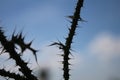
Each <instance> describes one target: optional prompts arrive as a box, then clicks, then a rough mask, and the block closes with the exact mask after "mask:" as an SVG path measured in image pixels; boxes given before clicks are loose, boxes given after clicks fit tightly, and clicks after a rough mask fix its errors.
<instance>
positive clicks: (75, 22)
mask: <svg viewBox="0 0 120 80" xmlns="http://www.w3.org/2000/svg"><path fill="white" fill-rule="evenodd" d="M82 6H83V0H78V2H77V5H76V8H75V12H74V15H73V16H72V18H71V19H72V22H71V23H72V24H71V27H70V29H69V34H68V37H67V38H66V42H65V44H63V43H62V42H55V43H53V44H51V46H52V45H57V46H58V47H59V49H62V50H63V52H64V54H62V55H61V56H63V62H62V64H63V71H64V73H63V77H64V80H69V77H70V74H69V70H70V69H69V65H70V63H69V60H70V58H69V55H70V54H71V51H70V50H71V44H72V41H73V37H74V35H75V31H76V29H77V27H78V26H77V25H78V21H79V20H80V21H82V18H81V16H80V11H81V7H82Z"/></svg>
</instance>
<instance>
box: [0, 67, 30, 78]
mask: <svg viewBox="0 0 120 80" xmlns="http://www.w3.org/2000/svg"><path fill="white" fill-rule="evenodd" d="M0 75H1V76H4V77H9V78H13V79H15V80H29V79H27V78H25V77H24V76H21V75H19V74H15V73H11V72H9V71H6V70H4V69H0Z"/></svg>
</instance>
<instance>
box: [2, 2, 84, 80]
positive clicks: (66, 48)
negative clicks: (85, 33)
mask: <svg viewBox="0 0 120 80" xmlns="http://www.w3.org/2000/svg"><path fill="white" fill-rule="evenodd" d="M81 7H83V0H78V2H77V4H76V8H75V12H74V14H73V16H72V18H70V19H71V20H72V21H71V26H70V28H69V33H68V36H67V37H66V40H65V43H62V42H60V41H59V42H54V43H53V44H51V45H50V46H53V45H57V46H58V47H59V49H61V50H62V51H63V54H61V56H62V57H63V61H62V64H63V72H64V73H63V78H64V80H69V79H70V73H69V70H70V68H69V65H70V63H69V60H70V57H69V55H70V54H71V44H72V42H73V39H74V36H75V31H76V29H77V27H78V26H77V25H78V21H83V20H82V18H81V16H80V11H81ZM4 33H5V32H4V30H3V29H2V27H0V43H1V48H0V50H1V53H0V54H3V53H9V55H10V58H9V59H11V58H12V59H13V60H14V61H15V63H16V66H19V67H20V68H19V71H18V72H21V73H22V75H20V74H19V73H14V72H10V71H7V70H5V69H4V68H3V69H0V75H1V76H3V77H8V78H12V79H15V80H39V79H38V78H37V77H36V76H34V75H33V74H32V70H31V69H30V68H29V67H28V66H27V65H28V64H29V63H27V62H25V61H24V60H23V59H22V58H21V56H23V55H21V54H23V52H25V50H26V49H28V50H30V51H31V52H32V53H33V55H34V56H35V60H36V62H37V56H36V52H37V50H35V49H34V48H32V47H31V44H32V41H31V42H29V43H26V42H25V41H24V38H25V37H24V36H23V35H22V32H21V33H19V34H16V35H15V33H13V34H12V36H11V39H10V40H8V39H7V37H6V36H5V34H4ZM16 44H17V45H18V46H19V47H20V48H21V51H20V52H17V51H16V46H15V45H16ZM41 75H42V76H43V77H45V73H44V72H43V73H42V74H41Z"/></svg>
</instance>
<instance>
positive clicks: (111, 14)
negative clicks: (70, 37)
mask: <svg viewBox="0 0 120 80" xmlns="http://www.w3.org/2000/svg"><path fill="white" fill-rule="evenodd" d="M76 1H77V0H34V1H33V0H0V25H1V26H3V27H4V29H5V31H6V35H8V37H9V36H10V35H11V34H12V32H13V30H14V29H15V28H16V32H20V31H21V30H23V34H24V35H26V41H30V40H33V39H34V42H33V46H34V47H35V48H37V49H40V51H39V53H40V54H39V55H38V56H39V57H40V56H42V55H43V56H44V57H40V58H41V61H42V60H44V59H43V58H48V61H49V59H50V60H51V58H52V56H51V57H50V55H49V52H51V53H53V55H54V56H55V55H56V52H57V51H58V50H57V49H56V48H54V47H52V48H48V47H46V46H47V45H49V44H50V43H52V42H53V41H57V40H60V41H63V42H64V41H65V40H64V37H66V36H67V33H68V30H67V28H68V27H69V26H70V23H69V19H68V18H66V16H68V15H72V14H73V12H74V8H75V4H76ZM119 4H120V0H85V1H84V7H83V8H82V12H81V17H83V19H85V20H86V21H87V22H79V26H80V28H78V30H77V32H76V34H77V35H76V36H75V38H74V44H73V50H75V52H73V53H74V55H75V57H77V58H76V59H75V61H74V60H73V63H75V66H74V65H73V66H74V67H73V68H74V69H75V70H73V71H71V73H72V75H73V77H72V78H73V80H74V79H76V80H77V79H80V78H81V80H88V79H89V80H108V77H110V76H111V75H113V77H118V76H120V71H119V70H120V62H119V61H120V27H119V26H120V23H119V21H120V10H119V7H120V5H119ZM44 48H45V49H44ZM51 50H53V51H51ZM42 53H45V54H42ZM55 59H56V62H57V58H55ZM46 61H47V60H46ZM52 61H53V62H54V61H55V60H54V59H53V60H52ZM110 66H111V67H110ZM110 73H111V74H110ZM112 73H113V74H112Z"/></svg>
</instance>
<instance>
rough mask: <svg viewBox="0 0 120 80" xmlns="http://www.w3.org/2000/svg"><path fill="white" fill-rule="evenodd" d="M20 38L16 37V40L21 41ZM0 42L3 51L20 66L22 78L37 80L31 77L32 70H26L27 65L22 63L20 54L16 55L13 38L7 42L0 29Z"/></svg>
mask: <svg viewBox="0 0 120 80" xmlns="http://www.w3.org/2000/svg"><path fill="white" fill-rule="evenodd" d="M21 38H22V37H20V36H19V37H16V39H19V40H21ZM0 42H1V45H2V46H3V51H4V52H7V53H9V55H10V58H12V59H13V60H15V61H16V65H17V66H20V68H21V72H22V73H23V74H24V76H25V77H26V78H27V79H29V80H37V78H36V77H35V76H34V75H32V70H30V68H28V66H27V64H28V63H26V62H24V61H23V60H22V59H21V57H20V54H18V53H17V52H16V51H15V44H16V42H15V41H14V40H13V38H12V39H11V40H7V39H6V36H4V31H3V30H2V29H1V27H0ZM19 42H20V41H19ZM21 42H22V43H24V42H23V41H21ZM20 44H21V43H20ZM22 45H25V44H22ZM20 47H21V46H20ZM21 48H22V47H21ZM26 48H27V47H26ZM26 48H25V49H26Z"/></svg>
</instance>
